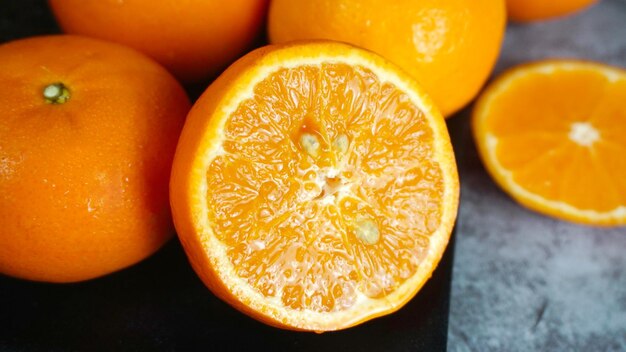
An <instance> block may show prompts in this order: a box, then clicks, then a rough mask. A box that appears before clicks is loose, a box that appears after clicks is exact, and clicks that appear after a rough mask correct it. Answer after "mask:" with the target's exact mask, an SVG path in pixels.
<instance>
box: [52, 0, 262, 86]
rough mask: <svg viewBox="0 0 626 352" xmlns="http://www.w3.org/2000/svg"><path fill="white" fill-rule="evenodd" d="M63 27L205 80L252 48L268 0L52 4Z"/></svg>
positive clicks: (183, 76) (60, 0) (184, 76)
mask: <svg viewBox="0 0 626 352" xmlns="http://www.w3.org/2000/svg"><path fill="white" fill-rule="evenodd" d="M49 4H50V7H51V9H52V11H53V12H54V15H55V16H56V18H57V21H58V22H59V25H60V26H61V28H62V29H63V30H64V31H65V32H67V33H73V34H82V35H86V36H90V37H95V38H100V39H106V40H110V41H113V42H118V43H122V44H125V45H128V46H130V47H133V48H135V49H138V50H139V51H142V52H143V53H145V54H147V55H148V56H150V57H152V58H153V59H155V60H156V61H158V62H159V63H161V64H162V65H163V66H165V67H166V68H167V69H169V70H170V72H172V73H174V75H175V76H176V77H178V78H179V79H180V80H182V81H185V82H190V83H195V82H201V81H205V80H207V79H209V78H212V77H213V76H215V75H216V74H217V73H219V72H220V71H221V70H223V69H224V68H226V66H228V65H229V64H230V63H231V62H232V61H234V60H235V59H237V58H238V57H239V56H240V55H243V54H244V53H245V52H246V51H247V50H248V49H250V47H251V46H252V45H253V42H254V40H255V39H256V38H257V36H258V34H259V32H260V31H262V27H263V23H264V22H263V21H264V18H265V14H266V12H267V0H229V1H217V0H159V1H152V0H123V1H121V0H97V1H85V0H50V1H49Z"/></svg>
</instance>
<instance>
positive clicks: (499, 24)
mask: <svg viewBox="0 0 626 352" xmlns="http://www.w3.org/2000/svg"><path fill="white" fill-rule="evenodd" d="M505 21H506V14H505V5H504V0H471V1H467V0H395V1H378V0H318V1H310V0H274V1H272V3H271V5H270V13H269V20H268V27H269V39H270V42H272V43H283V42H287V41H292V40H298V39H330V40H338V41H341V42H347V43H351V44H353V45H356V46H360V47H363V48H366V49H369V50H372V51H374V52H376V53H378V54H380V55H382V56H383V57H385V58H387V59H388V60H390V61H392V62H394V63H395V64H397V65H399V66H400V67H402V68H403V69H404V70H406V71H407V72H408V73H409V74H411V75H412V76H413V77H415V78H417V80H418V81H420V83H421V84H422V85H423V86H424V88H425V89H426V91H427V92H428V93H429V94H430V96H431V97H432V98H433V99H434V100H435V103H436V104H437V106H438V107H439V109H440V110H441V112H442V113H443V114H444V116H450V115H452V114H453V113H454V112H456V111H458V110H459V109H461V108H462V107H463V106H465V105H466V104H467V103H468V102H469V101H471V100H472V99H473V98H474V97H475V96H476V94H478V92H479V90H480V88H481V86H482V85H483V84H484V83H485V80H486V79H487V77H488V76H489V74H490V72H491V70H492V68H493V65H494V63H495V61H496V59H497V57H498V54H499V51H500V45H501V42H502V38H503V35H504V27H505Z"/></svg>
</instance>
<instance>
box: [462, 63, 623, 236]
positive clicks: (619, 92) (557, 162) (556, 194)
mask: <svg viewBox="0 0 626 352" xmlns="http://www.w3.org/2000/svg"><path fill="white" fill-rule="evenodd" d="M625 103H626V72H625V71H623V70H621V69H618V68H613V67H609V66H605V65H601V64H595V63H587V62H578V61H546V62H538V63H534V64H529V65H525V66H521V67H518V68H514V69H512V70H511V71H509V72H508V73H506V74H504V75H502V76H501V77H500V78H499V79H497V80H496V81H495V82H494V83H493V84H491V85H490V87H489V88H488V89H487V90H486V91H485V92H484V94H483V95H482V96H481V97H480V99H479V100H478V102H477V104H476V108H475V110H474V116H473V130H474V136H475V139H476V144H477V146H478V151H479V153H480V156H481V158H482V159H483V161H484V163H485V165H486V167H487V170H488V172H489V173H490V174H491V175H492V177H493V178H494V179H495V180H496V182H497V183H498V184H499V185H500V186H501V187H502V188H503V189H504V190H505V191H506V192H507V193H509V194H510V195H511V196H512V197H513V198H515V199H516V200H517V201H518V202H519V203H521V204H523V205H525V206H526V207H528V208H530V209H533V210H535V211H538V212H540V213H543V214H546V215H549V216H553V217H557V218H560V219H564V220H569V221H573V222H579V223H585V224H594V225H623V224H626V157H625V155H626V104H625Z"/></svg>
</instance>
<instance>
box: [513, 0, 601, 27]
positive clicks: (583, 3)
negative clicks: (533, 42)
mask: <svg viewBox="0 0 626 352" xmlns="http://www.w3.org/2000/svg"><path fill="white" fill-rule="evenodd" d="M596 2H598V0H549V1H546V0H506V8H507V11H508V14H509V18H510V19H512V20H514V21H518V22H529V21H538V20H546V19H550V18H554V17H559V16H564V15H569V14H572V13H574V12H577V11H580V10H582V9H584V8H586V7H588V6H591V5H592V4H595V3H596Z"/></svg>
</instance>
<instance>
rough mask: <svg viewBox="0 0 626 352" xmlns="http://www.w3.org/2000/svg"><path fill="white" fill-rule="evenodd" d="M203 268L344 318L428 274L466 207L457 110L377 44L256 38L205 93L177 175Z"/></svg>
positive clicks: (229, 284)
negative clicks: (451, 122)
mask: <svg viewBox="0 0 626 352" xmlns="http://www.w3.org/2000/svg"><path fill="white" fill-rule="evenodd" d="M170 191H171V203H172V208H173V214H174V219H175V224H176V228H177V230H178V234H179V236H180V239H181V241H182V243H183V246H184V248H185V250H186V252H187V254H188V256H189V258H190V261H191V263H192V265H193V267H194V269H195V270H196V272H197V273H198V275H199V276H200V277H201V279H202V280H203V281H204V282H205V284H206V285H207V286H208V287H209V288H210V289H211V290H212V291H213V292H214V293H215V294H216V295H217V296H218V297H220V298H222V299H223V300H225V301H226V302H228V303H230V304H231V305H233V306H234V307H236V308H238V309H240V310H241V311H243V312H245V313H247V314H249V315H251V316H253V317H255V318H257V319H259V320H262V321H264V322H266V323H268V324H271V325H274V326H279V327H283V328H289V329H296V330H314V331H326V330H336V329H342V328H346V327H349V326H352V325H355V324H358V323H360V322H363V321H366V320H368V319H371V318H374V317H377V316H380V315H384V314H387V313H390V312H393V311H395V310H397V309H399V308H400V307H401V306H402V305H403V304H405V303H406V302H407V301H408V300H409V299H411V297H412V296H413V295H415V294H416V293H417V291H418V290H419V289H420V287H421V286H422V285H423V284H424V283H425V281H426V280H427V279H428V278H429V277H430V276H431V274H432V272H433V270H434V269H435V267H436V265H437V263H438V262H439V260H440V258H441V256H442V253H443V251H444V249H445V247H446V244H447V243H448V238H449V236H450V232H451V230H452V226H453V223H454V219H455V216H456V212H457V202H458V191H459V186H458V178H457V173H456V167H455V162H454V156H453V153H452V148H451V145H450V141H449V137H448V134H447V130H446V125H445V122H444V120H443V118H442V116H441V115H440V113H439V112H437V110H436V108H434V105H433V103H432V101H431V100H430V99H429V98H427V97H426V95H425V93H424V91H423V90H422V88H420V87H419V86H418V85H417V84H416V83H415V82H414V81H413V80H412V79H411V78H409V76H407V75H406V74H405V73H403V72H401V71H400V70H399V69H398V68H396V67H395V66H393V65H392V64H390V63H388V62H387V61H385V60H384V59H382V58H380V57H379V56H377V55H375V54H373V53H370V52H367V51H364V50H362V49H357V48H354V47H351V46H348V45H346V44H339V43H327V42H317V43H309V44H293V45H287V46H269V47H265V48H261V49H258V50H256V51H254V52H252V53H250V54H248V55H246V56H245V57H244V58H242V59H240V60H239V61H238V62H236V63H235V64H234V65H233V66H231V67H230V68H229V69H228V70H227V71H226V72H225V73H224V74H223V75H222V76H220V77H219V78H218V79H217V80H216V81H215V82H214V83H213V84H212V85H211V86H210V87H209V88H208V90H207V91H206V92H205V93H204V94H203V95H202V96H201V97H200V99H199V100H198V101H197V102H196V104H195V106H194V107H193V109H192V111H191V113H190V114H189V116H188V118H187V122H186V125H185V127H184V131H183V133H182V136H181V138H180V142H179V145H178V149H177V152H176V157H175V161H174V167H173V171H172V179H171V184H170Z"/></svg>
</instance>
